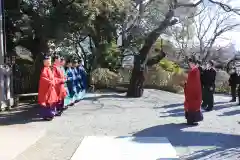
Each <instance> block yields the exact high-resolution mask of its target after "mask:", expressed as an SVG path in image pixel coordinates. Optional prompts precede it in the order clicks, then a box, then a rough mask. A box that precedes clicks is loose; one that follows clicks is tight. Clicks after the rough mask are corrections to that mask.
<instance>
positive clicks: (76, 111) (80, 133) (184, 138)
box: [16, 90, 240, 160]
mask: <svg viewBox="0 0 240 160" xmlns="http://www.w3.org/2000/svg"><path fill="white" fill-rule="evenodd" d="M229 100H230V98H229V97H224V96H215V101H216V105H215V110H214V111H212V112H207V113H204V121H203V122H201V123H200V124H199V125H198V126H194V127H189V126H186V125H185V124H184V123H185V119H184V112H183V105H182V103H183V101H184V97H183V95H178V94H172V93H168V92H164V91H157V90H145V92H144V96H143V97H142V98H137V99H129V98H125V97H124V94H116V93H104V94H90V95H88V97H86V98H85V100H83V101H81V102H80V103H79V104H78V105H77V106H75V107H72V108H70V109H69V110H67V111H66V112H65V113H64V114H63V115H62V117H57V118H56V119H54V120H53V121H52V122H47V123H46V122H27V123H28V124H26V125H31V126H41V128H43V129H45V130H46V133H45V135H44V136H43V137H42V138H41V139H39V140H38V142H37V143H36V144H34V145H33V146H32V147H30V148H28V149H27V150H26V151H25V152H23V153H22V154H20V155H19V156H18V157H17V158H16V160H67V159H70V158H71V156H72V155H73V154H74V152H75V151H76V149H77V148H78V147H79V145H80V143H81V141H82V139H83V138H84V136H136V137H166V138H167V139H168V140H169V141H170V142H171V144H172V145H173V147H174V148H175V149H176V152H177V154H178V155H179V156H180V158H182V159H191V160H193V159H201V160H202V159H220V160H221V159H222V160H226V159H230V160H234V159H240V125H239V115H240V106H237V105H235V104H230V103H227V102H228V101H229ZM94 152H95V151H94V150H92V152H91V153H89V154H94Z"/></svg>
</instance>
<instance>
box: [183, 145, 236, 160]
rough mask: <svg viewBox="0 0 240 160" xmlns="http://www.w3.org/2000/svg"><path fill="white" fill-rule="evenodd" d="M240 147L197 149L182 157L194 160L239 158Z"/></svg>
mask: <svg viewBox="0 0 240 160" xmlns="http://www.w3.org/2000/svg"><path fill="white" fill-rule="evenodd" d="M239 156H240V148H239V147H237V148H228V149H223V148H215V149H210V150H200V151H196V152H194V153H192V154H189V155H186V156H182V159H185V160H193V159H201V160H208V159H215V160H217V159H219V160H220V159H229V160H230V159H232V160H233V159H239V158H240V157H239Z"/></svg>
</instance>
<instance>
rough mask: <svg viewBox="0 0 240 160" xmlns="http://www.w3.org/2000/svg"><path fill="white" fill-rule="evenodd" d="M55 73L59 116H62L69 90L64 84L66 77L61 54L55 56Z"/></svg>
mask: <svg viewBox="0 0 240 160" xmlns="http://www.w3.org/2000/svg"><path fill="white" fill-rule="evenodd" d="M53 62H54V63H53V75H54V78H55V90H56V92H57V96H58V103H57V106H56V109H57V116H60V115H61V114H62V112H63V110H64V98H65V97H66V96H67V91H66V88H65V86H64V83H65V81H66V77H65V75H64V72H63V71H62V69H61V57H60V56H59V55H55V56H54V57H53Z"/></svg>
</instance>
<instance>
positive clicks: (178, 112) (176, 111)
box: [154, 102, 235, 118]
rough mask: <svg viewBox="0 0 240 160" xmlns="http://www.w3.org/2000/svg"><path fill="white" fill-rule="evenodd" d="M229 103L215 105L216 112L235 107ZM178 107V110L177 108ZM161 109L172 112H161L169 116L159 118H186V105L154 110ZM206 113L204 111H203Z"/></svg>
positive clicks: (173, 105) (171, 105) (167, 106)
mask: <svg viewBox="0 0 240 160" xmlns="http://www.w3.org/2000/svg"><path fill="white" fill-rule="evenodd" d="M227 103H228V102H216V103H214V105H215V106H214V108H213V109H214V110H215V111H217V110H221V109H225V108H229V107H232V106H235V105H233V104H227ZM177 107H178V108H177ZM179 107H181V108H179ZM160 108H165V109H168V108H172V109H170V110H167V111H166V112H161V113H163V114H167V115H161V116H159V117H162V118H164V117H182V116H184V115H185V114H184V104H183V103H176V104H170V105H165V106H162V107H155V108H154V109H160ZM203 112H204V111H203Z"/></svg>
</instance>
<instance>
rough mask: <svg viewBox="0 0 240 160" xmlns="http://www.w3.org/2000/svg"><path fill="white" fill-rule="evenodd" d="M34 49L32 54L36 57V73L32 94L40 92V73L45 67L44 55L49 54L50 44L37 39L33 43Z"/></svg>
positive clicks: (32, 79)
mask: <svg viewBox="0 0 240 160" xmlns="http://www.w3.org/2000/svg"><path fill="white" fill-rule="evenodd" d="M32 45H33V47H32V49H31V52H32V53H33V55H34V66H33V67H34V72H33V75H32V76H31V77H32V78H31V81H32V87H31V88H32V89H31V90H32V92H37V91H38V82H39V78H40V73H41V70H42V67H43V53H44V54H47V53H48V49H49V48H48V44H47V41H45V40H43V39H42V38H38V39H35V40H34V42H33V44H32Z"/></svg>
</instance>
